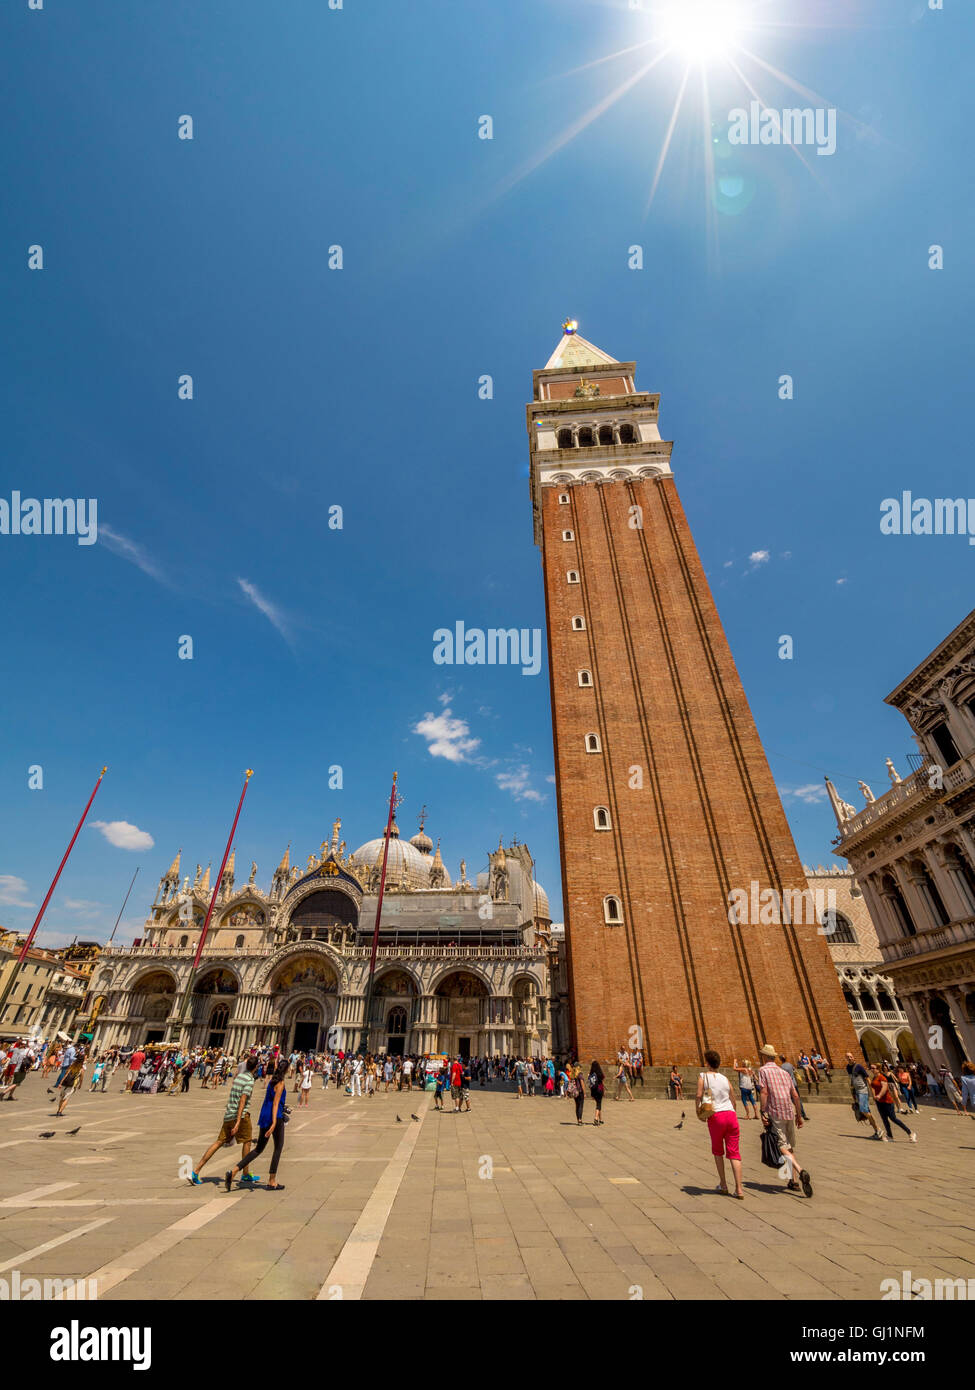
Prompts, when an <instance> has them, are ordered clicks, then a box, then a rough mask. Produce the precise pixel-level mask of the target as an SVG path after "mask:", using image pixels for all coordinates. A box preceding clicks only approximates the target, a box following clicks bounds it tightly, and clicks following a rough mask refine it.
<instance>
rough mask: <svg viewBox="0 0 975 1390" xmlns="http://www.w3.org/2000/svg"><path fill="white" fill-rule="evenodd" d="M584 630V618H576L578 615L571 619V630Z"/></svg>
mask: <svg viewBox="0 0 975 1390" xmlns="http://www.w3.org/2000/svg"><path fill="white" fill-rule="evenodd" d="M585 630H586V620H585V618H578V617H576V618H573V619H572V631H573V632H585Z"/></svg>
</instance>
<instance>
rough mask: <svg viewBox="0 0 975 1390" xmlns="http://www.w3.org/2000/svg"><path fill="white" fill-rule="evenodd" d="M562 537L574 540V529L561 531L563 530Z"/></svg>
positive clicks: (565, 539)
mask: <svg viewBox="0 0 975 1390" xmlns="http://www.w3.org/2000/svg"><path fill="white" fill-rule="evenodd" d="M562 539H563V540H564V541H574V540H575V532H574V531H563V532H562Z"/></svg>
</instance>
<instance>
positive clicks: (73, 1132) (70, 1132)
mask: <svg viewBox="0 0 975 1390" xmlns="http://www.w3.org/2000/svg"><path fill="white" fill-rule="evenodd" d="M80 1128H81V1125H79V1126H78V1129H80ZM78 1129H69V1130H68V1134H77V1133H78Z"/></svg>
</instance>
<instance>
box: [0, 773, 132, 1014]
mask: <svg viewBox="0 0 975 1390" xmlns="http://www.w3.org/2000/svg"><path fill="white" fill-rule="evenodd" d="M107 771H108V768H107V767H103V768H102V770H101V772H100V773H99V774H98V781H97V782H96V783H95V786H94V789H93V791H92V794H91V796H90V797H89V798H88V805H87V806H86V807H85V809H84V810H83V811H82V813H81V820H80V821H79V822H78V824H77V826H76V827H75V832H74V834H73V835H72V836H71V842H70V844H69V845H68V848H67V849H66V850H65V851H64V858H63V859H62V860H61V863H60V864H59V865H58V871H57V873H56V874H55V875H54V878H53V880H52V882H51V886H50V888H49V889H48V890H47V896H46V898H45V899H44V901H43V902H42V903H41V910H40V912H38V914H37V916H36V917H35V918H34V925H33V926H32V927H31V929H30V932H29V934H28V937H27V940H26V941H25V942H24V948H23V950H22V951H21V953H20V955H19V956H18V957H17V960H16V962H15V964H14V968H13V969H12V970H11V972H10V975H9V977H8V978H7V982H6V984H5V985H4V987H3V993H2V994H0V1026H2V1021H3V1013H4V1009H5V1008H6V1006H7V1000H8V998H9V997H10V991H11V990H12V989H13V984H14V980H15V979H16V978H17V975H18V972H19V971H20V967H21V966H22V965H23V963H24V959H25V957H26V955H27V952H28V951H29V950H30V947H31V943H32V941H33V940H34V937H35V936H36V935H37V928H38V927H39V926H40V925H41V919H42V918H43V916H44V913H45V912H46V911H47V905H48V903H49V902H50V901H51V897H52V895H53V893H54V890H55V888H56V887H57V885H58V879H59V878H60V877H61V870H62V869H63V868H64V866H65V864H67V862H68V855H69V854H70V853H71V851H72V850H73V849H74V842H75V840H77V838H78V836H79V835H80V833H81V827H82V826H83V825H84V823H85V817H86V816H87V815H88V812H89V811H90V810H91V803H92V802H93V801H94V799H95V793H96V792H97V791H98V788H99V787H100V786H101V784H102V778H103V777H104V776H105V773H106V772H107Z"/></svg>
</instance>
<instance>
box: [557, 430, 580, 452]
mask: <svg viewBox="0 0 975 1390" xmlns="http://www.w3.org/2000/svg"><path fill="white" fill-rule="evenodd" d="M556 438H557V439H558V444H559V448H560V449H574V448H575V440H574V439H573V438H572V431H571V430H568V429H561V430H559V432H558V434H557V435H556Z"/></svg>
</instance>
